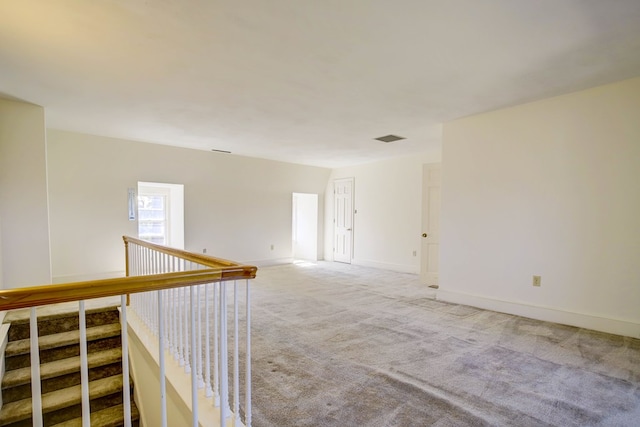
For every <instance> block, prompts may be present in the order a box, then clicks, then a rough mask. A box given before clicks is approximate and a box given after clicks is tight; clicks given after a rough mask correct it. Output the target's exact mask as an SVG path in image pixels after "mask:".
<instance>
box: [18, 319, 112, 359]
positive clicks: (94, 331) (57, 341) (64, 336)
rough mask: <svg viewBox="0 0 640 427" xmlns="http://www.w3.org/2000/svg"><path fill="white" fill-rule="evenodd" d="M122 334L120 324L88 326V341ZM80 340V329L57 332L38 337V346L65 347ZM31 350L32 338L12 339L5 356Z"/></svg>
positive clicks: (41, 348) (46, 347) (25, 352)
mask: <svg viewBox="0 0 640 427" xmlns="http://www.w3.org/2000/svg"><path fill="white" fill-rule="evenodd" d="M117 335H120V324H119V323H111V324H108V325H101V326H94V327H92V328H87V341H93V340H97V339H100V338H108V337H113V336H117ZM79 342H80V331H78V330H75V331H68V332H60V333H57V334H51V335H44V336H41V337H38V346H39V348H40V350H41V351H42V350H48V349H50V348H55V347H63V346H66V345H72V344H78V343H79ZM30 350H31V342H30V340H29V339H28V338H27V339H23V340H17V341H10V342H9V343H7V348H6V350H5V356H6V357H10V356H17V355H20V354H28V353H29V352H30Z"/></svg>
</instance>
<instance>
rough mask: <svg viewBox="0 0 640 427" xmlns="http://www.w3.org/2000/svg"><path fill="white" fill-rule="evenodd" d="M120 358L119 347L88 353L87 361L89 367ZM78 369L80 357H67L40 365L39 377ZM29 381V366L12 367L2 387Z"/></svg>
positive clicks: (5, 387) (51, 376)
mask: <svg viewBox="0 0 640 427" xmlns="http://www.w3.org/2000/svg"><path fill="white" fill-rule="evenodd" d="M120 360H122V351H121V349H120V348H114V349H109V350H103V351H98V352H95V353H89V354H88V355H87V361H88V364H89V369H91V368H95V367H98V366H103V365H108V364H110V363H114V362H118V361H120ZM79 371H80V357H79V356H76V357H68V358H66V359H60V360H56V361H53V362H49V363H43V364H42V365H40V378H41V379H42V380H46V379H49V378H54V377H58V376H62V375H66V374H70V373H74V372H79ZM30 382H31V367H26V368H19V369H14V370H12V371H7V372H6V373H5V374H4V378H3V379H2V389H3V390H4V389H7V388H9V387H16V386H19V385H23V384H29V383H30Z"/></svg>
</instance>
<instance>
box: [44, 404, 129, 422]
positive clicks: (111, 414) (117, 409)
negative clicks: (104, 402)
mask: <svg viewBox="0 0 640 427" xmlns="http://www.w3.org/2000/svg"><path fill="white" fill-rule="evenodd" d="M139 418H140V414H139V413H138V407H137V406H136V405H135V403H133V402H131V420H132V421H135V420H138V419H139ZM122 425H124V406H123V405H122V404H120V405H115V406H111V407H109V408H106V409H102V410H100V411H96V412H92V413H91V427H118V426H122ZM52 427H82V418H74V419H72V420H69V421H65V422H63V423H60V424H55V425H54V426H52Z"/></svg>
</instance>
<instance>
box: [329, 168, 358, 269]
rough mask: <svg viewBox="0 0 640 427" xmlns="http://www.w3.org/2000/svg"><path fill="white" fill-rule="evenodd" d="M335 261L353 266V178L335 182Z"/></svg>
mask: <svg viewBox="0 0 640 427" xmlns="http://www.w3.org/2000/svg"><path fill="white" fill-rule="evenodd" d="M333 197H334V200H333V207H334V216H333V218H334V219H333V221H334V226H333V229H334V233H333V234H334V239H333V246H334V247H333V260H334V261H338V262H345V263H347V264H351V259H352V254H353V178H345V179H336V180H335V181H334V182H333Z"/></svg>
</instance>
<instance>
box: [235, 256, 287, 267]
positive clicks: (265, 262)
mask: <svg viewBox="0 0 640 427" xmlns="http://www.w3.org/2000/svg"><path fill="white" fill-rule="evenodd" d="M291 263H293V258H291V257H288V258H271V259H259V260H252V261H242V264H244V265H255V266H256V267H258V268H260V267H269V266H272V265H282V264H291Z"/></svg>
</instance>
